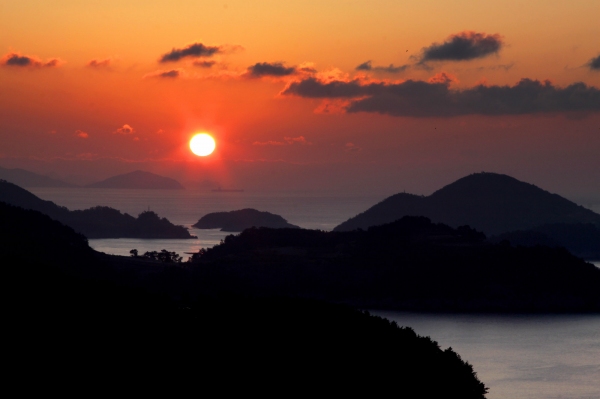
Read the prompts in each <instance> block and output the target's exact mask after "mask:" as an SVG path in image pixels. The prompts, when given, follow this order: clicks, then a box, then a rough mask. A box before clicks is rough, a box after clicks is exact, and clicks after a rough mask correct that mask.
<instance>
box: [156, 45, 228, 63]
mask: <svg viewBox="0 0 600 399" xmlns="http://www.w3.org/2000/svg"><path fill="white" fill-rule="evenodd" d="M220 52H222V48H221V46H205V45H204V44H202V43H193V44H190V45H189V46H187V47H184V48H182V49H177V48H173V49H172V50H171V51H170V52H168V53H166V54H163V55H162V56H161V57H160V59H159V61H158V62H162V63H164V62H175V61H179V60H181V59H182V58H187V57H190V58H198V57H212V56H213V55H215V54H217V53H220Z"/></svg>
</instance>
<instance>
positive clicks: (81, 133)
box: [75, 130, 90, 139]
mask: <svg viewBox="0 0 600 399" xmlns="http://www.w3.org/2000/svg"><path fill="white" fill-rule="evenodd" d="M75 137H79V138H81V139H87V138H89V137H90V135H89V134H87V133H86V132H84V131H83V130H76V131H75Z"/></svg>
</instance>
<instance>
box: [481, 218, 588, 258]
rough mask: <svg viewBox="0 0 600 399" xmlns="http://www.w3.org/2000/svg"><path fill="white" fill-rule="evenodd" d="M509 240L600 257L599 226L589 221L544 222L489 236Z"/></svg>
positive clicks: (514, 242)
mask: <svg viewBox="0 0 600 399" xmlns="http://www.w3.org/2000/svg"><path fill="white" fill-rule="evenodd" d="M502 240H507V241H509V242H510V243H511V244H512V245H521V246H525V247H532V246H535V245H545V246H550V247H558V246H560V247H565V248H567V249H568V250H569V251H570V252H571V253H572V254H574V255H577V256H579V257H582V258H584V259H600V227H598V226H595V225H593V224H591V223H587V224H583V223H574V224H568V223H557V224H546V225H542V226H538V227H535V228H534V229H531V230H518V231H511V232H508V233H503V234H500V235H498V236H494V237H491V238H490V241H491V242H501V241H502Z"/></svg>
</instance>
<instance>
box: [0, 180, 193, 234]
mask: <svg viewBox="0 0 600 399" xmlns="http://www.w3.org/2000/svg"><path fill="white" fill-rule="evenodd" d="M0 201H2V202H6V203H7V204H10V205H15V206H19V207H22V208H24V209H32V210H35V211H39V212H42V213H44V214H46V215H48V216H50V217H51V218H52V219H55V220H58V221H60V222H62V223H64V224H66V225H67V226H70V227H72V228H73V229H74V230H75V231H77V232H79V233H81V234H83V235H85V236H86V237H87V238H196V237H195V236H193V235H191V234H190V233H189V231H188V230H187V229H186V228H185V227H183V226H176V225H174V224H173V223H171V222H170V221H168V220H167V219H166V218H160V217H159V216H158V215H157V214H156V213H154V212H151V211H145V212H142V213H140V215H139V216H138V217H137V218H135V217H133V216H131V215H129V214H127V213H124V214H123V213H121V212H120V211H118V210H116V209H113V208H109V207H105V206H97V207H94V208H89V209H85V210H76V211H70V210H69V209H67V208H65V207H62V206H58V205H56V204H55V203H54V202H52V201H45V200H42V199H40V198H38V197H36V196H35V195H33V194H32V193H30V192H29V191H27V190H25V189H23V188H21V187H19V186H17V185H15V184H12V183H9V182H6V181H0Z"/></svg>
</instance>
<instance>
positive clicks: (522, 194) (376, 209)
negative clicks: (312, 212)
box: [334, 173, 600, 235]
mask: <svg viewBox="0 0 600 399" xmlns="http://www.w3.org/2000/svg"><path fill="white" fill-rule="evenodd" d="M403 216H425V217H428V218H430V219H431V220H433V221H434V222H439V223H445V224H448V225H450V226H453V227H458V226H462V225H469V226H471V227H473V228H476V229H478V230H480V231H483V232H484V233H486V234H488V235H492V234H501V233H505V232H509V231H515V230H528V229H531V228H534V227H537V226H541V225H545V224H555V223H569V224H573V223H592V224H595V225H598V226H600V215H598V214H597V213H594V212H593V211H591V210H589V209H585V208H583V207H582V206H579V205H577V204H575V203H573V202H571V201H569V200H567V199H565V198H563V197H561V196H559V195H557V194H552V193H549V192H547V191H544V190H542V189H540V188H538V187H536V186H534V185H532V184H528V183H524V182H521V181H519V180H517V179H514V178H512V177H510V176H506V175H500V174H495V173H476V174H472V175H469V176H467V177H463V178H462V179H459V180H457V181H456V182H454V183H452V184H449V185H447V186H446V187H444V188H442V189H440V190H438V191H436V192H435V193H433V194H431V195H430V196H428V197H422V196H417V195H412V194H405V193H400V194H396V195H393V196H391V197H389V198H386V199H385V200H383V201H382V202H380V203H379V204H377V205H374V206H373V207H371V208H369V209H368V210H366V211H365V212H363V213H361V214H359V215H357V216H355V217H353V218H350V219H348V220H347V221H345V222H344V223H342V224H340V225H339V226H337V227H336V228H335V229H334V231H349V230H354V229H358V228H362V229H366V228H368V227H370V226H377V225H380V224H383V223H390V222H393V221H394V220H397V219H400V218H401V217H403Z"/></svg>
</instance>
